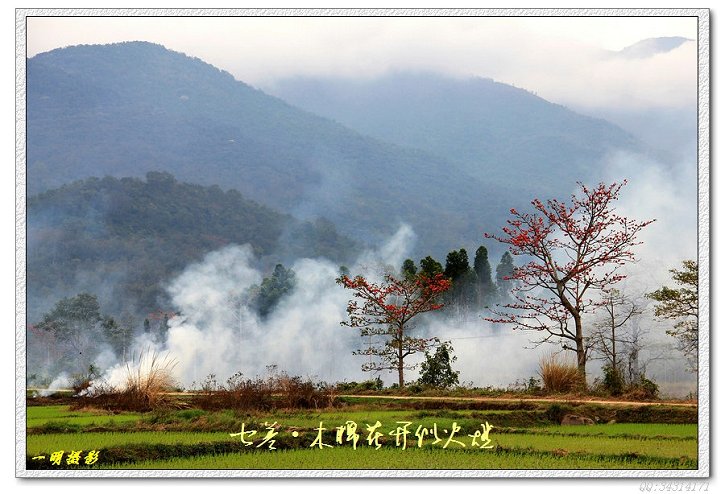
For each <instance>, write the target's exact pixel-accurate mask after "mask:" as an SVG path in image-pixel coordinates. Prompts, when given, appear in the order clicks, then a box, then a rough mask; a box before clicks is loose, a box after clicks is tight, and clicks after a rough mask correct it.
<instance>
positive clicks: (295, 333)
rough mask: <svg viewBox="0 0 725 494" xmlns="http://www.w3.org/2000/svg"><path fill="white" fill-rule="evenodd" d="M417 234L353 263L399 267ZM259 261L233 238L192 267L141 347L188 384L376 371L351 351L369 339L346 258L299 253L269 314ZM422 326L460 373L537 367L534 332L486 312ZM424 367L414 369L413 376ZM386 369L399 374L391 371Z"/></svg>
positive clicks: (474, 378)
mask: <svg viewBox="0 0 725 494" xmlns="http://www.w3.org/2000/svg"><path fill="white" fill-rule="evenodd" d="M414 241H415V234H414V232H413V231H412V229H411V228H410V227H409V226H407V225H401V226H400V228H399V229H398V231H397V232H396V233H395V234H394V235H393V236H392V237H391V238H390V239H389V240H388V241H387V242H386V243H385V244H384V245H382V246H381V247H380V248H379V249H377V250H374V251H368V252H365V253H363V254H362V255H361V256H360V258H359V259H358V261H357V262H356V263H354V265H352V266H351V267H350V271H351V273H353V274H362V275H364V276H366V277H369V278H372V279H376V278H377V279H379V278H381V277H382V275H383V274H384V273H385V272H387V271H391V270H394V271H397V270H398V269H399V267H400V265H401V264H402V261H403V260H404V259H405V255H406V253H408V252H409V251H410V249H411V247H412V245H413V243H414ZM254 265H255V259H254V256H253V254H252V250H251V248H250V247H249V246H247V245H244V246H237V245H232V246H227V247H225V248H223V249H221V250H218V251H215V252H212V253H209V254H208V255H207V256H206V257H205V258H204V259H203V260H202V261H201V262H200V263H197V264H193V265H190V266H189V267H187V269H186V270H185V271H184V272H183V273H182V274H181V275H180V276H178V277H177V278H176V279H175V280H173V281H172V282H171V283H170V285H169V287H168V292H169V295H170V296H171V299H172V302H173V304H174V306H175V309H176V311H177V313H178V315H177V316H176V317H174V318H172V319H171V320H170V321H169V330H168V333H167V336H166V339H165V340H163V341H156V340H154V339H153V338H152V337H151V336H149V335H148V334H145V335H142V336H140V337H139V338H138V339H137V340H136V342H135V345H134V346H135V350H136V352H140V351H143V350H144V349H145V350H146V351H147V352H148V351H150V350H151V351H156V352H160V353H163V354H164V355H168V356H169V357H170V358H172V359H174V361H175V362H176V365H175V367H174V368H173V373H174V377H175V378H176V379H177V381H178V382H179V384H180V385H182V386H184V387H189V386H191V385H192V383H196V384H197V385H198V384H199V383H200V382H201V381H203V380H204V378H205V377H206V376H208V375H210V374H214V375H216V377H217V378H218V379H219V380H223V379H226V378H227V377H229V376H231V375H232V374H234V373H235V372H238V371H241V372H242V373H243V374H244V375H245V376H247V377H254V376H263V375H265V374H266V373H267V371H268V366H271V365H276V366H277V367H278V369H279V370H283V371H285V372H287V373H289V374H292V375H300V376H303V377H310V378H313V379H316V380H323V381H327V382H338V381H345V380H347V381H361V380H365V379H370V378H372V377H373V376H371V375H369V374H366V373H364V372H362V370H361V365H362V364H363V363H364V361H365V360H364V359H365V358H366V357H362V356H353V355H352V353H353V351H354V350H356V349H358V348H361V347H363V346H364V345H365V344H366V343H367V341H362V339H361V337H360V336H359V334H358V332H357V331H356V330H354V329H350V328H345V327H342V326H341V325H340V322H341V321H342V320H344V319H345V318H346V312H345V309H346V306H347V302H348V300H349V299H350V296H351V293H350V292H349V291H348V290H345V289H344V288H342V287H340V286H339V285H337V284H336V283H335V278H337V277H338V276H339V270H340V267H339V266H337V265H335V264H333V263H332V262H330V261H328V260H325V259H299V260H297V261H296V262H295V263H294V264H293V265H292V269H293V270H294V271H295V274H296V279H297V284H296V287H295V289H294V290H293V291H292V292H291V293H289V294H288V295H287V296H285V297H284V298H283V299H282V300H281V301H280V303H279V304H278V305H277V307H276V308H275V309H274V311H273V312H272V313H271V314H270V315H269V316H268V317H267V318H264V319H263V318H260V316H259V315H258V314H257V312H256V311H255V310H254V308H253V307H252V306H250V304H249V303H248V299H247V298H246V294H247V293H248V292H249V289H250V288H251V287H252V286H254V285H257V284H259V283H260V281H261V280H262V273H261V272H259V271H258V270H257V269H255V268H254V267H252V266H254ZM415 331H416V334H418V335H421V336H423V335H425V336H437V337H439V338H440V339H441V340H442V341H446V340H450V341H452V343H453V347H454V349H455V352H456V355H457V356H458V361H457V362H456V365H455V368H456V369H457V370H460V371H461V375H460V378H461V382H473V383H474V384H475V385H479V386H487V385H492V386H505V385H507V384H509V383H511V382H513V381H515V380H518V379H521V380H523V379H525V378H527V377H529V376H531V375H533V374H534V373H535V368H536V365H537V362H538V357H537V353H538V352H532V351H531V350H528V349H525V348H524V347H525V346H527V345H528V343H529V337H528V335H525V334H521V333H515V332H512V331H507V330H501V329H500V328H494V327H492V326H491V325H490V324H489V323H487V322H485V321H483V319H482V318H481V317H480V316H478V315H468V316H466V317H465V318H462V319H461V320H460V321H457V322H454V321H452V320H451V319H449V318H448V319H447V318H444V317H438V316H432V317H427V318H422V320H421V322H420V324H418V325H417V327H416V328H415ZM420 360H421V358H420V357H419V358H418V361H420ZM412 362H415V360H411V363H412ZM126 373H127V370H126V364H119V365H116V366H114V367H112V368H111V369H109V371H108V372H106V375H105V376H104V379H105V380H107V381H108V382H109V383H111V384H120V383H122V382H123V380H124V378H125V376H126ZM417 376H418V374H417V372H416V371H410V372H409V373H408V375H407V376H406V379H407V380H409V381H412V380H415V379H416V378H417ZM380 377H381V378H382V379H383V380H384V381H385V382H386V383H392V382H393V377H392V376H391V375H389V374H386V373H383V374H382V375H381V376H380Z"/></svg>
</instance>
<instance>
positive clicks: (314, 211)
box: [27, 42, 507, 252]
mask: <svg viewBox="0 0 725 494" xmlns="http://www.w3.org/2000/svg"><path fill="white" fill-rule="evenodd" d="M27 89H28V96H27V99H28V125H27V126H28V132H27V144H28V153H27V165H28V190H29V192H30V193H31V194H33V193H37V192H40V191H42V190H46V189H48V188H50V187H57V186H59V185H61V184H63V183H66V182H68V181H70V180H75V179H82V178H85V177H89V176H104V175H111V176H116V177H123V176H143V175H144V174H145V173H147V172H148V171H151V170H165V171H169V172H171V173H173V174H174V175H175V176H176V177H177V178H178V179H179V180H184V181H188V182H194V183H199V184H202V185H213V184H219V185H221V186H223V187H230V188H235V189H237V190H239V191H240V192H241V193H242V194H243V195H244V196H245V197H248V198H250V199H253V200H256V201H259V202H261V203H263V204H265V205H268V206H271V207H273V208H276V209H280V210H282V211H284V212H287V213H291V214H293V215H295V216H298V217H302V218H308V217H315V216H318V215H322V216H326V217H327V218H329V219H330V220H332V221H333V222H334V223H335V224H336V225H338V226H339V227H340V229H341V230H342V232H343V233H346V234H348V235H352V236H354V237H355V238H357V239H359V240H363V241H365V242H368V243H374V242H377V241H379V240H380V239H382V238H384V237H385V236H387V235H389V234H390V233H392V232H393V231H395V230H396V229H397V227H398V225H399V223H400V222H408V223H410V224H411V225H412V226H413V227H414V229H415V230H416V231H417V232H419V233H420V234H421V235H420V236H419V240H420V243H419V245H418V247H419V248H421V250H424V251H426V252H428V251H431V250H433V251H435V250H436V249H438V250H440V251H443V250H444V249H447V248H448V247H449V246H450V244H451V243H453V244H458V243H460V242H462V241H463V240H464V239H466V238H467V239H469V240H470V239H478V238H480V234H481V231H482V225H484V224H486V223H487V221H488V220H492V219H493V218H495V217H497V216H499V213H500V212H502V211H505V210H506V206H507V205H506V204H505V201H504V198H505V196H506V195H505V194H504V193H502V192H500V191H497V190H496V189H495V187H493V186H491V185H489V184H487V183H484V182H480V181H478V180H476V179H475V178H473V177H472V176H470V175H468V174H466V173H465V172H458V171H456V170H455V169H454V167H453V166H452V164H451V163H450V162H448V161H446V160H445V159H444V158H441V157H440V156H433V155H431V154H430V153H426V152H424V151H420V150H415V149H404V148H402V147H400V146H397V145H393V144H389V143H383V142H381V141H378V140H375V139H373V138H370V137H366V136H363V135H361V134H359V133H357V132H354V131H352V130H349V129H347V128H345V127H343V126H342V125H340V124H337V123H334V122H332V121H330V120H328V119H325V118H322V117H319V116H316V115H312V114H310V113H308V112H305V111H303V110H299V109H297V108H294V107H292V106H290V105H289V104H288V103H285V102H283V101H281V100H279V99H277V98H275V97H272V96H268V95H266V94H264V93H263V92H261V91H259V90H256V89H254V88H252V87H250V86H248V85H246V84H244V83H242V82H239V81H236V80H235V79H234V78H233V77H232V76H231V75H230V74H228V73H226V72H224V71H221V70H219V69H217V68H215V67H213V66H211V65H209V64H206V63H204V62H202V61H201V60H198V59H194V58H190V57H187V56H186V55H183V54H181V53H176V52H172V51H170V50H167V49H165V48H164V47H162V46H160V45H155V44H151V43H145V42H128V43H119V44H113V45H88V46H86V45H84V46H75V47H69V48H63V49H58V50H53V51H51V52H47V53H43V54H39V55H36V56H35V57H33V58H31V59H29V60H28V64H27ZM452 191H454V192H453V193H452ZM484 210H485V213H484V214H481V213H480V211H484ZM474 211H477V213H475V214H474Z"/></svg>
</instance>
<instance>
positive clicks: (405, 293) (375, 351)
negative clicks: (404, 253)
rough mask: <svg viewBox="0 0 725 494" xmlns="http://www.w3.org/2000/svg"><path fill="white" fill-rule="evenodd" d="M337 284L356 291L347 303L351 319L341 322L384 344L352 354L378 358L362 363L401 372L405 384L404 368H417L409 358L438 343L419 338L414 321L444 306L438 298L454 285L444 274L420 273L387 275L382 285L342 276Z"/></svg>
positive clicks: (371, 368) (400, 379) (366, 367)
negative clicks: (415, 331)
mask: <svg viewBox="0 0 725 494" xmlns="http://www.w3.org/2000/svg"><path fill="white" fill-rule="evenodd" d="M336 281H337V283H338V284H340V285H341V286H343V287H345V288H347V289H350V290H352V291H353V292H354V299H352V300H350V301H349V303H348V305H347V314H348V320H345V321H342V322H341V323H340V324H341V325H343V326H348V327H352V328H359V330H360V336H363V337H365V336H381V337H383V340H384V341H383V343H382V344H381V345H377V344H375V343H372V342H371V344H370V345H369V346H368V347H367V348H364V349H361V350H358V351H356V352H353V355H368V356H370V357H374V358H377V360H376V361H372V360H371V361H369V362H367V363H365V364H363V366H362V369H363V371H378V372H379V371H382V370H387V371H390V372H393V371H397V372H398V384H399V386H400V387H401V388H402V387H403V386H405V379H404V371H405V370H406V369H407V370H410V369H413V368H415V365H408V364H406V363H405V359H406V357H408V356H410V355H413V354H415V353H419V352H424V351H425V350H427V349H428V348H431V347H433V346H435V345H436V343H437V341H438V340H437V338H416V337H413V336H411V335H410V333H411V331H413V329H415V325H414V322H413V320H414V319H415V318H416V317H417V316H419V315H420V314H423V313H425V312H430V311H436V310H439V309H441V308H442V307H443V304H441V303H439V302H438V301H437V298H438V297H439V296H440V295H441V294H442V293H444V292H445V291H446V290H448V289H449V288H450V286H451V282H450V280H448V279H446V278H445V277H444V276H443V275H442V274H438V275H435V276H433V277H432V278H429V277H427V276H425V275H419V276H417V277H416V278H414V279H405V278H403V279H398V278H396V277H394V276H392V275H386V276H385V279H384V281H383V282H382V283H380V284H375V283H372V282H369V281H368V280H366V279H365V278H363V277H362V276H356V277H355V278H350V277H348V276H341V277H339V278H337V280H336Z"/></svg>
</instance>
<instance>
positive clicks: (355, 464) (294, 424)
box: [27, 403, 698, 470]
mask: <svg viewBox="0 0 725 494" xmlns="http://www.w3.org/2000/svg"><path fill="white" fill-rule="evenodd" d="M550 406H551V405H550V404H540V405H537V406H536V407H530V406H527V407H519V408H526V409H516V408H517V407H511V408H513V409H511V410H502V409H492V410H486V409H482V408H481V406H477V407H476V409H475V410H473V409H458V410H446V409H433V410H426V409H422V410H419V409H412V408H410V407H408V408H401V409H394V408H393V409H391V408H390V406H389V405H388V406H384V407H383V406H380V405H374V404H370V405H369V407H368V408H369V409H368V408H366V407H365V405H364V404H360V403H355V404H352V405H350V404H348V405H347V406H343V407H341V408H334V409H324V410H313V411H309V410H297V411H275V412H256V413H253V414H249V413H242V412H235V411H231V410H221V411H213V412H212V411H204V410H196V409H187V410H176V411H166V412H149V413H120V414H113V413H109V412H102V411H98V410H90V409H83V410H71V408H70V407H69V406H68V405H53V406H29V407H28V408H27V427H28V429H27V430H28V433H27V468H28V469H63V468H92V469H110V470H116V469H118V470H127V469H141V470H154V469H174V470H185V469H204V470H216V469H265V470H274V469H305V470H309V469H345V470H356V469H375V470H378V469H396V470H408V469H427V470H429V469H466V470H467V469H481V470H496V469H506V470H510V469H537V470H538V469H557V470H561V469H633V470H639V469H657V470H670V469H673V470H674V469H677V470H680V469H684V470H694V469H697V460H698V453H697V424H696V409H694V408H693V409H692V410H691V413H690V415H689V417H690V418H689V419H687V420H686V422H688V423H657V422H647V419H648V417H649V418H655V419H658V418H660V417H661V416H662V414H661V413H660V412H661V411H658V412H657V413H654V412H652V413H649V412H648V411H647V410H645V409H642V408H638V409H636V410H634V412H633V411H631V410H629V411H628V410H624V411H621V412H620V411H616V412H615V411H612V414H615V413H619V414H620V415H621V416H623V417H631V416H636V417H638V418H639V419H641V420H642V422H629V423H618V422H616V421H614V420H608V423H597V424H595V425H576V426H574V425H571V426H562V425H558V424H557V423H556V422H553V421H552V420H550V419H547V417H549V416H550V411H549V410H548V407H550ZM492 408H501V407H492ZM587 410H589V409H587V408H586V406H585V405H584V406H583V407H582V409H581V410H579V411H580V412H581V411H587ZM596 411H597V413H600V414H601V412H602V408H601V407H600V408H597V409H596ZM683 413H684V412H683V411H682V410H680V411H678V412H677V415H676V416H677V417H680V418H681V417H683V416H688V415H686V414H683ZM377 422H379V423H380V425H379V426H377V427H375V426H376V425H377ZM353 423H354V427H353V426H352V424H353ZM346 424H349V425H350V426H351V427H352V429H351V430H347V429H343V431H342V432H341V433H339V434H338V432H337V428H338V427H342V428H344V426H345V425H346ZM486 424H489V425H491V426H492V428H491V429H490V430H489V431H488V439H489V441H488V442H487V443H486V444H485V445H486V446H487V447H485V448H481V446H483V445H484V441H483V438H482V437H481V436H482V434H483V435H484V437H485V425H486ZM242 427H244V430H245V433H246V434H245V436H244V439H245V441H246V443H244V442H242V440H241V436H240V434H239V433H240V432H241V430H242ZM320 427H322V430H320ZM369 428H373V429H374V430H373V431H372V432H371V431H370V429H369ZM253 430H256V431H257V432H256V433H254V434H251V433H250V431H253ZM348 432H351V433H350V434H348ZM377 433H379V435H377V437H373V436H374V435H376V434H377ZM396 433H397V434H396ZM416 433H418V435H416ZM356 435H357V438H355V437H354V436H356ZM436 437H437V438H438V440H436ZM265 439H266V440H265ZM396 439H397V443H396ZM320 443H322V445H320ZM377 445H379V448H376V446H377ZM90 451H95V452H98V457H97V459H96V461H92V462H89V463H88V464H86V462H85V461H84V458H85V455H86V454H87V453H88V452H90ZM59 452H63V455H61V456H60V457H59V455H58V453H59ZM72 452H76V453H77V452H81V453H80V461H78V462H77V463H78V464H71V465H68V464H67V458H68V457H69V455H70V454H71V453H72ZM54 453H55V456H54V457H53V458H54V462H51V460H50V458H51V455H53V454H54ZM40 457H43V458H40ZM59 458H60V459H59ZM76 458H78V454H76Z"/></svg>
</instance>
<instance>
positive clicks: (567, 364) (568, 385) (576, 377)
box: [539, 354, 582, 393]
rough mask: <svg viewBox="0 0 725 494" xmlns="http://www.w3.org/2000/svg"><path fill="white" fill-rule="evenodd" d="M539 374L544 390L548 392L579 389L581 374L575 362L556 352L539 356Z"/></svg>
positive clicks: (565, 391)
mask: <svg viewBox="0 0 725 494" xmlns="http://www.w3.org/2000/svg"><path fill="white" fill-rule="evenodd" d="M539 375H540V376H541V382H542V383H543V386H544V391H547V392H549V393H570V392H572V391H577V390H579V389H581V385H582V382H581V376H580V374H579V369H578V368H577V366H576V364H575V363H572V362H571V361H568V360H567V359H565V358H563V357H559V356H558V355H556V354H549V355H546V356H544V357H542V358H541V360H540V361H539Z"/></svg>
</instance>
